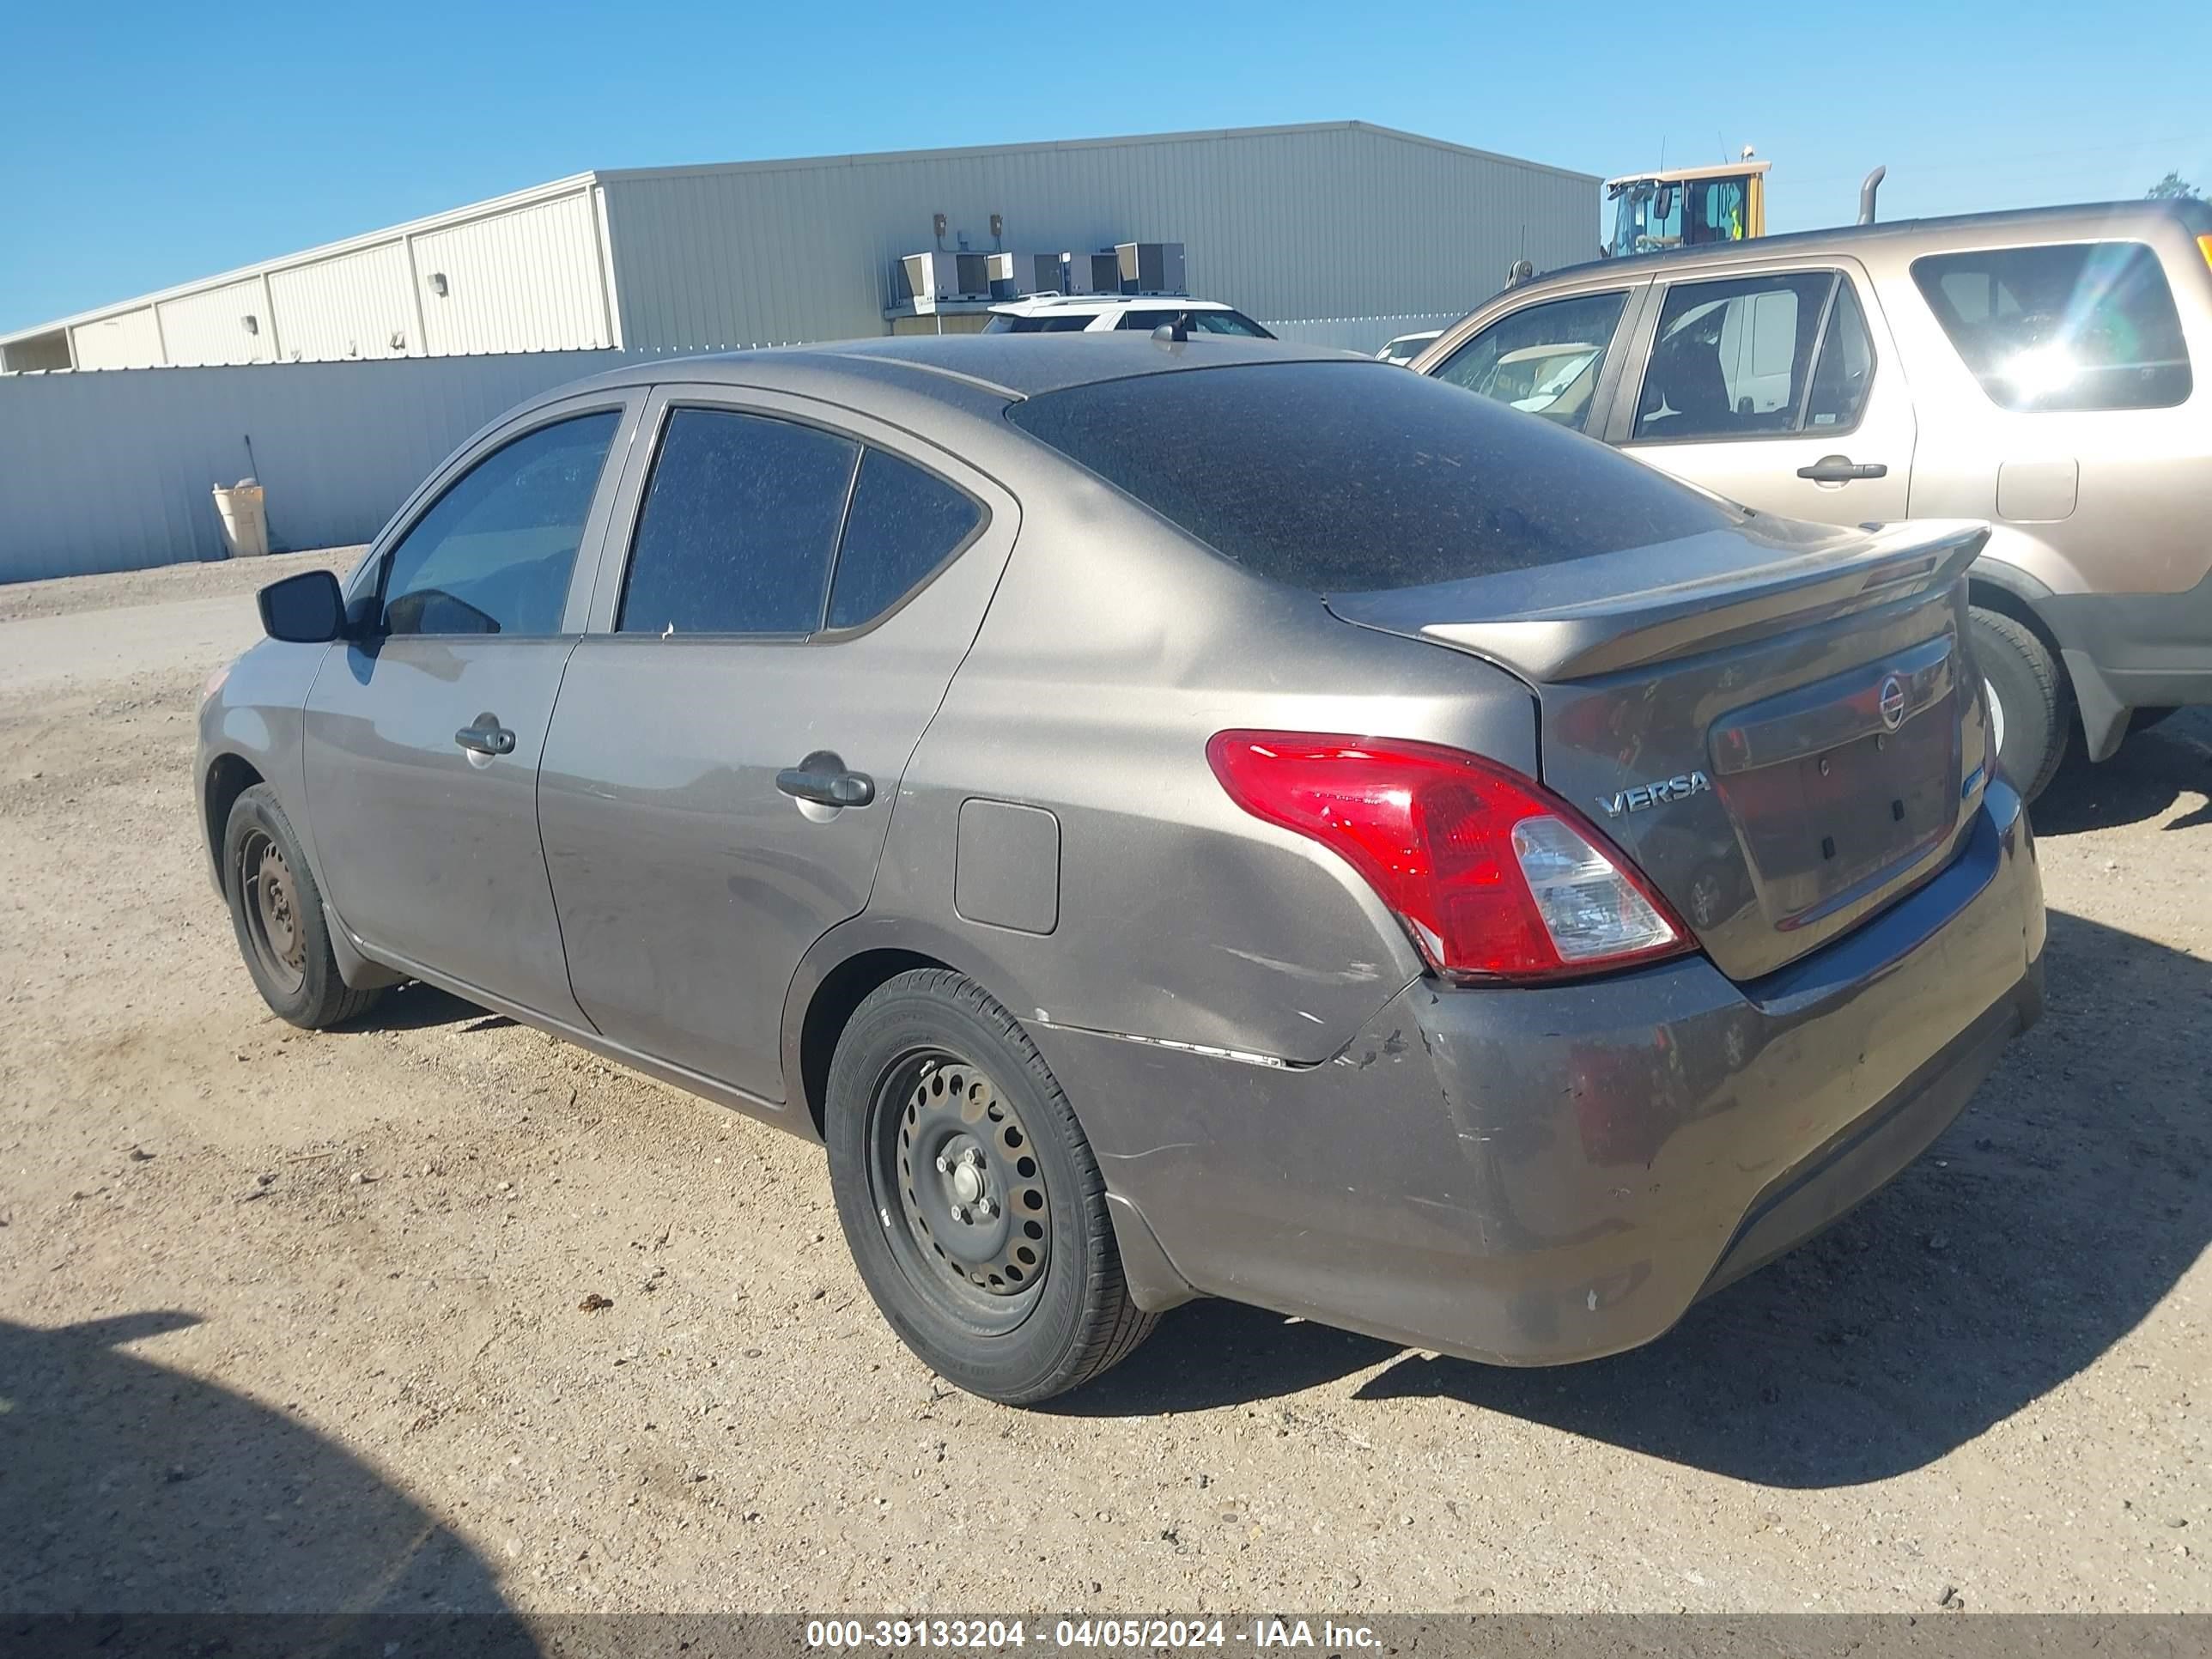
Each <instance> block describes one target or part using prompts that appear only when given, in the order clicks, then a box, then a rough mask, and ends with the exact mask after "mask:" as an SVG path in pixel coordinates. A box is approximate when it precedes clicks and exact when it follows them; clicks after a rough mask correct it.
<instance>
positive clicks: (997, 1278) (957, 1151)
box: [868, 1049, 1052, 1334]
mask: <svg viewBox="0 0 2212 1659" xmlns="http://www.w3.org/2000/svg"><path fill="white" fill-rule="evenodd" d="M870 1113H871V1118H872V1121H871V1123H870V1125H869V1130H868V1145H869V1147H870V1148H871V1150H872V1152H873V1153H874V1157H873V1158H872V1160H871V1164H870V1168H869V1171H868V1173H869V1195H870V1197H871V1199H872V1200H873V1205H872V1207H874V1208H875V1209H876V1210H878V1212H882V1211H884V1210H887V1209H895V1210H896V1211H897V1212H898V1213H899V1216H900V1218H901V1219H902V1220H903V1221H904V1222H905V1224H906V1225H905V1227H904V1229H903V1230H902V1229H900V1228H898V1227H896V1226H894V1227H892V1228H890V1229H889V1230H888V1231H889V1232H890V1235H891V1243H892V1249H893V1250H894V1252H895V1253H896V1255H898V1256H899V1258H900V1261H901V1263H902V1266H904V1267H906V1269H907V1272H908V1276H909V1277H910V1278H911V1279H913V1281H914V1283H915V1287H916V1289H917V1290H919V1291H921V1293H922V1294H924V1295H926V1296H928V1297H931V1298H932V1299H933V1301H934V1302H936V1304H938V1306H939V1309H940V1310H941V1311H942V1312H944V1313H945V1315H946V1316H948V1317H949V1318H951V1319H953V1320H956V1321H958V1322H963V1323H964V1324H967V1325H969V1326H971V1327H972V1328H975V1330H977V1331H979V1332H984V1333H992V1334H995V1333H1002V1332H1006V1331H1010V1330H1012V1329H1013V1328H1014V1327H1015V1326H1017V1325H1018V1324H1020V1323H1021V1322H1022V1321H1023V1320H1024V1318H1026V1317H1027V1316H1029V1313H1030V1310H1031V1309H1032V1308H1033V1307H1035V1306H1036V1300H1037V1295H1038V1292H1039V1291H1042V1289H1043V1287H1044V1278H1045V1265H1046V1261H1047V1260H1048V1255H1049V1254H1050V1251H1051V1249H1052V1237H1051V1233H1052V1200H1051V1198H1050V1196H1049V1194H1048V1193H1047V1192H1046V1190H1045V1184H1044V1171H1043V1169H1042V1166H1041V1165H1040V1164H1038V1162H1037V1159H1036V1152H1035V1149H1034V1148H1033V1147H1032V1146H1030V1138H1029V1132H1028V1131H1027V1130H1026V1129H1024V1127H1022V1121H1021V1118H1020V1117H1019V1115H1018V1114H1017V1113H1016V1112H1015V1110H1014V1109H1013V1107H1012V1105H1011V1104H1010V1103H1008V1102H1007V1101H1006V1099H1005V1098H1004V1097H1002V1096H1001V1095H1000V1092H999V1087H998V1085H996V1084H995V1083H994V1082H993V1081H992V1080H991V1079H990V1078H989V1076H988V1075H987V1074H986V1073H984V1071H983V1070H982V1068H981V1066H976V1065H975V1064H974V1063H973V1062H972V1061H969V1060H963V1059H962V1058H961V1057H960V1056H959V1055H957V1054H951V1053H948V1052H946V1051H945V1050H943V1049H936V1050H925V1051H923V1052H922V1053H920V1054H914V1055H911V1056H909V1057H908V1058H907V1059H905V1060H902V1061H900V1062H899V1063H897V1064H896V1065H895V1066H892V1067H891V1068H890V1070H889V1071H887V1072H886V1073H884V1076H883V1078H882V1079H881V1080H880V1082H879V1083H878V1085H877V1089H876V1095H875V1099H874V1101H873V1102H872V1104H871V1107H870Z"/></svg>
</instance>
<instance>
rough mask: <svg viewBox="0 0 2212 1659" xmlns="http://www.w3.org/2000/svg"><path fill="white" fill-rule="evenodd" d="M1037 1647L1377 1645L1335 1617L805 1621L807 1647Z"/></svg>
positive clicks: (1364, 1631)
mask: <svg viewBox="0 0 2212 1659" xmlns="http://www.w3.org/2000/svg"><path fill="white" fill-rule="evenodd" d="M1031 1642H1035V1643H1036V1644H1038V1645H1039V1646H1040V1647H1054V1648H1108V1649H1133V1650H1152V1649H1158V1648H1167V1649H1180V1648H1221V1647H1229V1646H1232V1645H1234V1646H1238V1647H1247V1648H1256V1649H1263V1650H1264V1649H1273V1648H1319V1649H1325V1650H1330V1651H1334V1652H1342V1651H1343V1650H1346V1649H1347V1648H1350V1649H1358V1648H1371V1647H1374V1646H1376V1637H1375V1633H1374V1632H1373V1631H1371V1630H1370V1628H1369V1627H1368V1626H1364V1625H1340V1624H1338V1623H1337V1622H1336V1621H1335V1620H1333V1619H1323V1620H1317V1621H1316V1620H1305V1619H1251V1620H1243V1621H1242V1622H1231V1621H1227V1620H1220V1619H1061V1620H1054V1622H1053V1623H1052V1624H1050V1625H1046V1624H1044V1623H1043V1622H1042V1621H1039V1623H1038V1624H1037V1626H1036V1628H1035V1629H1034V1630H1032V1629H1031V1628H1030V1625H1029V1622H1028V1621H1027V1620H1021V1619H1003V1620H1002V1619H875V1620H865V1619H812V1620H808V1621H807V1625H806V1645H807V1646H808V1647H810V1648H817V1649H828V1650H832V1651H835V1650H840V1649H860V1648H868V1649H876V1650H884V1649H889V1650H898V1649H903V1648H955V1649H967V1650H982V1651H991V1650H997V1649H1002V1648H1022V1647H1026V1646H1027V1645H1028V1644H1030V1643H1031Z"/></svg>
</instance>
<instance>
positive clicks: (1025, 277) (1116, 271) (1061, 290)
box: [991, 248, 1121, 299]
mask: <svg viewBox="0 0 2212 1659" xmlns="http://www.w3.org/2000/svg"><path fill="white" fill-rule="evenodd" d="M991 258H992V260H993V261H994V264H993V265H992V274H991V279H992V295H991V297H992V298H993V299H997V298H999V297H1000V295H999V294H998V291H997V285H998V283H999V282H1000V278H1001V277H1002V276H1007V277H1011V278H1012V280H1013V281H1014V282H1015V283H1017V284H1018V287H1017V288H1016V289H1015V290H1014V291H1015V293H1017V294H1119V293H1120V292H1121V261H1120V259H1118V258H1115V254H1114V251H1113V250H1112V249H1111V248H1108V249H1106V250H1105V251H1104V252H1098V253H1076V252H1059V253H1005V254H1000V253H994V254H993V255H992V256H991ZM1000 260H1005V261H1006V262H1007V267H1006V269H1005V270H1001V269H1000V265H999V264H998V263H997V262H998V261H1000ZM1063 260H1065V261H1066V264H1062V263H1061V262H1062V261H1063ZM1063 277H1064V279H1065V280H1064V281H1063Z"/></svg>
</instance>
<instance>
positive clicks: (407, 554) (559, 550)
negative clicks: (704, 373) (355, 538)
mask: <svg viewBox="0 0 2212 1659" xmlns="http://www.w3.org/2000/svg"><path fill="white" fill-rule="evenodd" d="M621 423H622V415H621V413H620V411H619V410H605V411H603V412H601V413H598V414H592V415H579V416H574V417H573V418H571V419H569V420H565V421H556V422H553V423H552V424H551V425H550V426H541V427H539V428H538V429H537V430H536V431H534V432H526V433H524V434H523V435H521V436H520V437H519V438H517V439H515V440H514V441H512V442H511V443H507V444H503V445H501V447H499V448H497V449H495V450H494V451H493V452H492V453H490V454H489V455H487V456H485V457H484V458H483V459H482V460H480V461H478V462H477V464H476V465H474V466H472V467H471V468H470V469H469V470H468V471H466V472H465V473H464V474H462V475H461V477H459V479H458V480H457V481H456V482H455V483H453V485H452V487H451V488H449V489H447V491H446V493H445V494H444V495H441V496H440V497H439V498H438V500H437V501H436V502H435V503H434V504H433V505H432V506H431V507H430V509H429V510H428V512H426V513H423V514H422V517H421V518H419V519H417V520H415V522H414V524H413V525H411V526H409V528H408V531H407V533H406V534H405V535H404V536H402V537H401V538H399V541H398V544H397V545H395V546H394V547H393V548H392V551H391V553H390V554H389V556H386V559H385V561H384V570H383V590H384V605H383V612H384V629H385V632H386V633H387V634H504V635H548V634H558V633H559V632H560V631H561V618H562V612H563V611H566V610H567V609H568V579H569V576H570V574H571V573H572V572H573V571H574V568H575V564H576V547H577V544H578V543H580V541H582V539H583V536H584V521H585V520H586V518H588V517H589V516H590V514H591V511H592V496H593V495H596V494H597V493H598V491H599V473H600V471H602V470H603V469H604V467H605V465H606V459H607V450H608V448H609V447H610V446H611V445H612V444H613V442H614V436H615V428H617V426H619V425H620V424H621Z"/></svg>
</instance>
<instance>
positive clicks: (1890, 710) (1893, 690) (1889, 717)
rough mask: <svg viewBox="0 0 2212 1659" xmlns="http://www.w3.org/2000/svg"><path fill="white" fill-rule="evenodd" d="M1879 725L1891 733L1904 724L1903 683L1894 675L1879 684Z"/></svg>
mask: <svg viewBox="0 0 2212 1659" xmlns="http://www.w3.org/2000/svg"><path fill="white" fill-rule="evenodd" d="M1881 723H1882V724H1883V725H1884V726H1887V727H1888V728H1889V729H1890V730H1891V731H1893V732H1894V731H1896V730H1897V728H1898V727H1899V726H1902V725H1904V724H1905V682H1904V681H1903V680H1901V679H1899V678H1897V676H1896V675H1894V674H1891V675H1889V676H1887V678H1884V679H1883V681H1882V683H1881Z"/></svg>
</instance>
